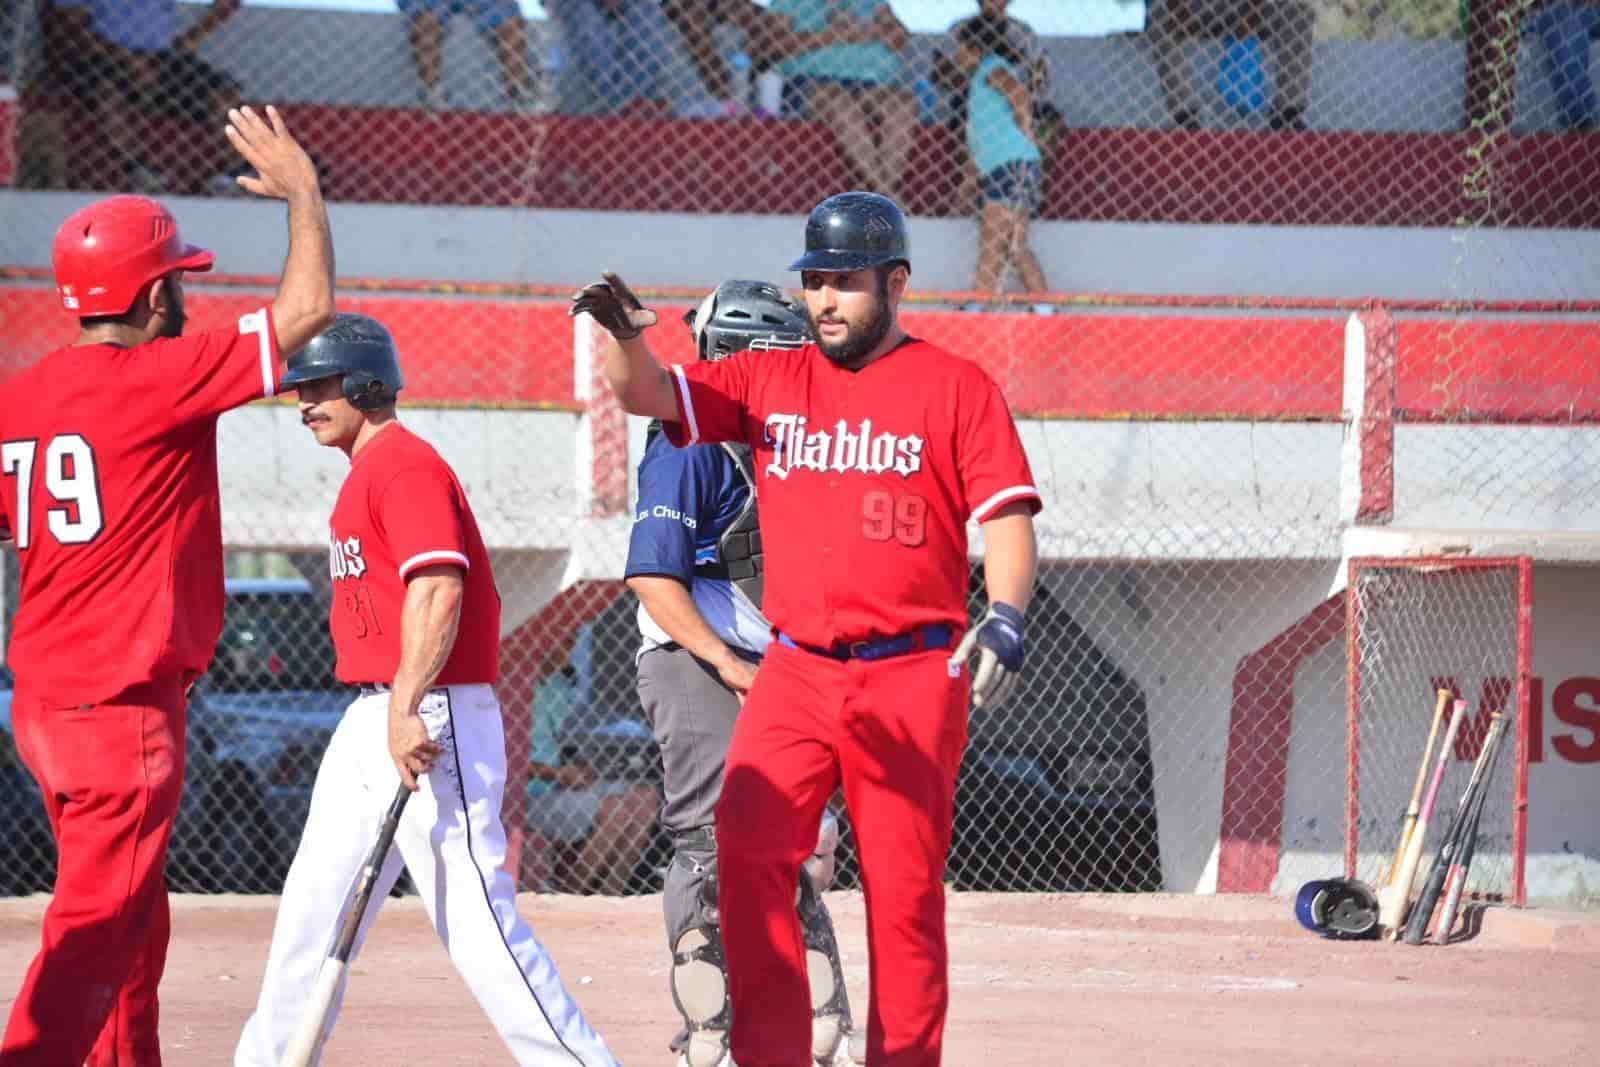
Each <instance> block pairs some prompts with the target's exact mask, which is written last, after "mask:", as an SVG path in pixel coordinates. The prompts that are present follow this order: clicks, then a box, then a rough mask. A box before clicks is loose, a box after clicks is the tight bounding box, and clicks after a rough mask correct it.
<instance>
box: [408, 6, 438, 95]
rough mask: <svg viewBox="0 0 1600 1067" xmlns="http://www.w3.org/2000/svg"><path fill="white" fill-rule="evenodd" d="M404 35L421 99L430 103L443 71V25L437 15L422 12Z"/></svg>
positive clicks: (412, 21) (436, 90)
mask: <svg viewBox="0 0 1600 1067" xmlns="http://www.w3.org/2000/svg"><path fill="white" fill-rule="evenodd" d="M406 35H407V37H408V38H409V39H410V41H411V60H412V62H413V63H415V64H416V66H417V81H418V82H420V83H421V85H422V97H423V99H424V100H425V101H429V102H432V101H433V100H434V99H436V98H437V97H438V94H439V73H440V71H441V70H442V69H443V60H442V59H441V54H442V51H443V44H444V23H443V22H440V21H439V16H438V15H435V14H434V13H433V12H431V11H424V12H421V13H420V14H418V15H417V17H416V18H414V19H412V20H411V25H410V27H409V28H408V29H407V31H406Z"/></svg>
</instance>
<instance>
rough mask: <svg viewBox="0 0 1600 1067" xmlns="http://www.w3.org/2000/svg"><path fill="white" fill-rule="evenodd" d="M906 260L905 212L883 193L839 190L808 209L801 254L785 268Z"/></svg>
mask: <svg viewBox="0 0 1600 1067" xmlns="http://www.w3.org/2000/svg"><path fill="white" fill-rule="evenodd" d="M895 262H900V263H904V264H905V265H906V267H907V268H908V269H909V268H910V266H911V238H910V237H908V236H907V235H906V217H905V215H903V214H901V212H900V207H899V205H897V204H896V203H895V202H894V201H893V200H890V199H889V198H888V197H887V196H879V195H878V194H877V193H859V192H857V193H839V194H838V195H836V196H830V197H828V199H826V200H824V201H823V202H822V203H820V204H818V205H817V206H816V207H814V208H812V209H811V215H810V217H809V218H807V219H806V254H805V255H803V256H801V257H800V258H799V259H797V260H795V261H794V262H793V263H791V264H790V265H789V269H790V270H840V271H848V270H864V269H865V268H867V267H876V266H879V265H880V264H883V263H895Z"/></svg>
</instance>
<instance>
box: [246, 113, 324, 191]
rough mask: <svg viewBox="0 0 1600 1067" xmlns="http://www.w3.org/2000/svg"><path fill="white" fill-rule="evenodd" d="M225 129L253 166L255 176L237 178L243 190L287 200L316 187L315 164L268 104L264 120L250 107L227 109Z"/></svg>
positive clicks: (280, 117) (281, 117)
mask: <svg viewBox="0 0 1600 1067" xmlns="http://www.w3.org/2000/svg"><path fill="white" fill-rule="evenodd" d="M225 132H226V133H227V135H228V142H229V143H230V144H232V145H233V147H234V150H235V151H237V152H238V153H239V154H240V155H241V156H243V157H244V160H245V162H246V163H248V164H250V165H251V166H252V167H254V168H255V169H256V172H255V174H254V175H248V174H243V175H240V176H239V178H238V179H237V180H238V182H239V184H240V185H241V186H243V187H244V188H245V189H247V190H249V191H250V192H252V193H254V194H256V195H257V196H265V197H270V198H272V199H274V200H287V199H289V198H290V197H291V196H293V195H294V194H296V193H300V192H307V191H315V190H316V189H317V168H316V165H315V164H313V163H312V162H311V157H310V156H308V155H307V154H306V150H305V149H304V148H302V147H300V142H299V141H296V140H295V139H294V136H293V135H292V134H290V133H289V128H288V127H287V126H285V125H284V122H283V116H282V115H280V114H278V109H277V108H275V107H273V106H272V105H271V104H268V105H267V117H266V118H265V119H263V118H262V117H261V116H260V115H257V114H256V113H255V111H254V110H253V109H252V108H248V107H235V108H229V109H228V125H227V129H226V131H225Z"/></svg>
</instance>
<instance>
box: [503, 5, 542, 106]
mask: <svg viewBox="0 0 1600 1067" xmlns="http://www.w3.org/2000/svg"><path fill="white" fill-rule="evenodd" d="M494 56H495V59H497V60H499V62H500V81H501V83H502V84H503V85H504V86H505V90H506V99H507V100H509V101H511V103H512V104H524V103H532V102H533V72H532V71H531V70H530V69H529V67H528V27H527V24H526V23H524V22H523V21H522V16H521V15H517V16H514V17H512V18H508V19H506V20H505V21H504V22H502V23H500V24H499V25H498V26H496V27H495V28H494Z"/></svg>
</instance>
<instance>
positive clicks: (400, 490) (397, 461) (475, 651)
mask: <svg viewBox="0 0 1600 1067" xmlns="http://www.w3.org/2000/svg"><path fill="white" fill-rule="evenodd" d="M328 538H329V541H328V568H329V571H330V573H331V574H332V575H333V603H332V605H330V607H329V609H328V627H329V629H330V630H332V632H333V648H334V652H335V653H336V654H337V656H338V660H339V663H338V669H337V671H336V673H337V674H338V677H339V680H340V681H341V682H349V683H350V684H352V685H360V684H364V683H380V684H383V685H387V684H389V683H390V682H392V681H393V680H394V675H395V671H397V670H398V669H399V668H400V609H401V606H402V605H403V604H404V603H405V597H406V579H407V577H408V576H409V575H410V574H411V573H412V572H413V571H415V570H417V568H419V567H428V566H433V565H435V564H440V563H448V564H453V565H455V566H457V567H460V568H461V569H462V570H463V571H465V572H466V574H465V582H466V588H465V589H464V590H463V594H462V600H461V625H460V628H459V629H458V630H457V631H456V643H455V646H454V647H453V648H452V649H451V650H450V658H449V659H448V660H446V661H445V665H444V670H442V671H440V672H439V677H438V680H437V681H435V682H434V684H435V685H468V684H474V683H478V682H485V683H487V682H493V681H494V680H495V678H496V676H497V675H498V673H499V667H500V592H499V590H497V589H496V588H495V585H494V572H493V570H491V569H490V567H489V553H488V551H487V550H486V549H485V548H484V547H483V538H482V537H481V536H479V534H478V522H477V520H476V519H474V518H473V517H472V508H471V506H470V505H468V504H467V494H466V492H465V491H464V490H463V489H462V488H461V483H460V482H459V481H457V480H456V475H455V472H454V471H452V470H451V469H450V465H449V464H447V463H446V462H445V461H444V460H443V459H442V458H441V457H440V455H439V453H438V452H435V451H434V449H433V446H432V445H430V444H428V442H426V441H424V440H423V439H422V438H420V437H418V436H417V435H416V434H414V433H412V432H411V431H410V430H408V429H406V428H405V427H404V426H401V425H400V424H399V423H391V424H390V425H389V426H388V427H386V428H385V429H383V430H382V431H380V432H379V434H378V435H377V436H376V437H374V438H373V439H372V440H370V441H368V442H367V444H366V446H365V447H364V448H362V449H361V450H360V451H359V452H357V453H356V456H355V460H354V462H352V463H351V465H350V474H349V476H348V477H346V478H345V480H344V485H343V486H342V487H341V488H340V490H339V499H338V501H337V502H336V503H335V504H334V506H333V519H332V521H331V522H330V524H329V530H328Z"/></svg>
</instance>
